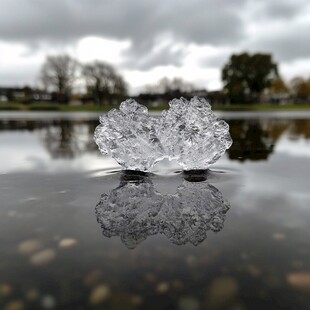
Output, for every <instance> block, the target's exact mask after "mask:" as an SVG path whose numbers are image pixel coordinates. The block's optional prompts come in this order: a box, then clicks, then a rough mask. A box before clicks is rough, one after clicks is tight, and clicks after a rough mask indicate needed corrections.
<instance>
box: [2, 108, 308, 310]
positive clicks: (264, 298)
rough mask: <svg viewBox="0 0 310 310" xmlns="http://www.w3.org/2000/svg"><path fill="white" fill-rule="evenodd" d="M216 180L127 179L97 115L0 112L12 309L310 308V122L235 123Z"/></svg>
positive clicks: (165, 170)
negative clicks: (102, 139)
mask: <svg viewBox="0 0 310 310" xmlns="http://www.w3.org/2000/svg"><path fill="white" fill-rule="evenodd" d="M221 116H222V117H224V118H225V119H227V121H228V122H229V124H230V128H231V134H232V137H233V140H234V144H233V146H232V147H231V149H230V150H229V151H228V152H227V153H226V154H225V156H224V157H223V158H221V159H220V160H219V161H218V162H217V163H216V164H215V165H213V166H212V169H211V170H210V171H208V172H207V173H205V174H200V175H190V174H183V173H182V172H181V170H180V168H179V167H178V166H177V165H176V164H174V163H169V162H162V163H160V164H159V165H158V166H157V168H156V169H155V171H154V173H153V174H149V175H140V174H130V173H123V172H121V171H120V170H119V167H118V166H117V164H115V162H114V161H113V160H112V159H109V158H105V157H102V156H101V155H100V154H99V152H98V151H97V148H96V146H95V144H94V142H93V139H92V136H93V132H94V129H95V127H96V126H97V116H96V115H92V114H48V115H44V114H35V113H32V114H21V113H2V114H0V158H1V162H0V195H1V200H0V201H1V207H0V308H1V309H9V310H10V309H189V310H191V309H232V310H243V309H310V182H309V181H310V177H309V175H310V114H309V113H306V112H302V113H295V114H289V113H281V114H278V113H272V114H264V113H257V114H255V113H242V114H232V113H229V114H222V115H221Z"/></svg>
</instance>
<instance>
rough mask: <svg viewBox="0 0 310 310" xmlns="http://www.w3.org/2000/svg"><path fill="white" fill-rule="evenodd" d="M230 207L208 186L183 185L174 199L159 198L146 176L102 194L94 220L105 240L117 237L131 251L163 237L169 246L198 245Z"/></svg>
mask: <svg viewBox="0 0 310 310" xmlns="http://www.w3.org/2000/svg"><path fill="white" fill-rule="evenodd" d="M229 208H230V206H229V203H228V201H227V200H225V199H224V198H223V195H222V193H221V192H220V191H219V190H218V189H217V188H215V187H214V186H212V185H210V184H208V183H207V182H188V181H186V180H184V181H183V184H181V185H180V186H179V187H178V189H177V192H176V193H175V194H173V195H170V194H167V195H162V194H161V193H159V192H157V191H156V190H155V189H154V186H153V183H152V181H151V179H150V178H149V177H148V176H146V177H144V178H142V179H140V180H137V181H135V182H133V181H128V180H124V179H123V180H121V183H120V185H119V187H117V188H115V189H114V190H112V191H111V192H110V193H109V194H102V196H101V199H100V202H99V203H98V204H97V206H96V217H97V221H98V223H100V225H101V228H102V233H103V235H104V236H106V237H112V236H120V238H121V240H122V242H123V243H124V244H125V245H126V246H127V247H128V248H130V249H133V248H135V247H136V246H137V245H138V244H139V243H140V242H142V241H143V240H145V239H146V238H147V237H148V236H152V235H156V234H164V235H165V236H166V237H167V238H168V239H169V240H170V241H171V242H172V243H174V244H177V245H182V244H186V243H191V244H193V245H198V244H200V243H201V242H202V241H204V240H205V239H206V237H207V232H208V231H209V230H212V231H214V232H219V231H220V230H221V229H222V228H223V226H224V221H225V218H226V213H227V211H228V210H229Z"/></svg>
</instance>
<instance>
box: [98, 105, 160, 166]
mask: <svg viewBox="0 0 310 310" xmlns="http://www.w3.org/2000/svg"><path fill="white" fill-rule="evenodd" d="M99 120H100V125H99V126H97V128H96V130H95V134H94V139H95V142H96V143H97V145H98V147H99V150H100V152H101V153H102V154H108V155H110V156H112V157H113V158H114V159H115V160H116V161H117V162H118V163H119V164H120V165H121V166H122V167H123V168H124V169H129V170H140V171H150V170H151V169H152V167H153V166H154V165H155V164H156V163H157V161H159V160H161V159H162V158H164V151H163V148H162V145H161V143H160V142H159V140H158V138H157V135H156V128H157V127H158V124H157V123H158V119H156V118H154V117H150V116H149V115H148V109H147V108H146V107H145V106H143V105H141V104H139V103H137V102H136V101H135V100H133V99H128V100H126V101H124V102H122V103H121V105H120V108H119V110H117V109H112V110H111V111H109V113H107V114H106V115H102V116H100V118H99Z"/></svg>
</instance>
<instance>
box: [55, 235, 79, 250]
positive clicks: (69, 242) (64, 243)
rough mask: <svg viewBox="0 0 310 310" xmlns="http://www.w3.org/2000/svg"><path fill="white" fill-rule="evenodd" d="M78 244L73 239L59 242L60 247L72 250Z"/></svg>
mask: <svg viewBox="0 0 310 310" xmlns="http://www.w3.org/2000/svg"><path fill="white" fill-rule="evenodd" d="M76 244H77V240H76V239H73V238H64V239H61V240H60V241H59V244H58V246H59V247H60V248H63V249H67V248H72V247H74V246H75V245H76Z"/></svg>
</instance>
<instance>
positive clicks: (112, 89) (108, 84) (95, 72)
mask: <svg viewBox="0 0 310 310" xmlns="http://www.w3.org/2000/svg"><path fill="white" fill-rule="evenodd" d="M82 73H83V76H84V78H85V80H86V86H87V90H88V92H89V93H90V94H91V95H92V96H93V98H94V100H95V102H96V103H97V104H103V102H104V101H108V102H110V103H111V102H112V100H113V99H119V98H120V97H122V96H125V95H126V93H127V86H126V83H125V81H124V79H123V77H122V76H121V75H119V74H118V73H117V72H116V71H115V69H114V67H112V66H111V65H109V64H107V63H105V62H101V61H95V62H93V63H90V64H86V65H84V66H83V69H82Z"/></svg>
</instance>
